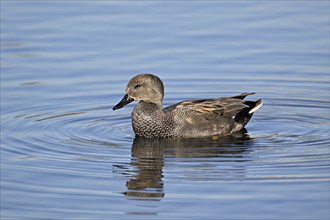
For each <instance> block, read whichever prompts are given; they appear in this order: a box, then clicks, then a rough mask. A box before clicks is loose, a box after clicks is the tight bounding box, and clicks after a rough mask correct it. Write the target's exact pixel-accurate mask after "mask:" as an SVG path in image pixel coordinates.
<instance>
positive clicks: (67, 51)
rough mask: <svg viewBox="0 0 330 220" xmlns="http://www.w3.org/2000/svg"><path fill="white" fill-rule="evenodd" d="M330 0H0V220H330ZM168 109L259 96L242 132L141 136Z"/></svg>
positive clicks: (256, 97)
mask: <svg viewBox="0 0 330 220" xmlns="http://www.w3.org/2000/svg"><path fill="white" fill-rule="evenodd" d="M328 9H329V2H328V1H279V2H275V1H263V2H261V1H234V2H229V1H208V2H200V1H193V2H191V1H169V2H162V1H155V2H154V1H137V2H135V1H125V2H120V1H109V2H108V1H93V2H88V1H43V2H42V1H1V219H329V197H330V196H329V10H328ZM141 72H151V73H155V74H157V75H158V76H160V77H161V78H162V79H163V80H164V83H165V87H166V90H165V93H166V95H165V100H164V101H165V103H164V104H165V105H170V104H174V103H176V102H179V101H182V100H185V99H192V98H210V97H217V96H229V95H236V94H239V93H241V92H256V95H254V96H251V97H250V99H253V100H255V99H258V98H262V99H263V100H264V105H263V107H262V108H261V109H260V110H259V111H258V112H257V113H256V114H255V115H254V117H253V119H252V120H251V122H250V123H249V124H248V126H247V133H246V134H242V135H240V136H236V137H226V138H220V139H210V138H209V139H193V140H182V141H174V140H149V141H146V140H143V139H142V140H141V139H135V138H134V133H133V131H132V128H131V125H130V112H131V111H132V109H133V106H134V104H130V105H129V106H127V107H125V108H123V109H121V110H118V111H115V112H113V111H112V110H111V109H112V107H113V106H114V105H115V104H116V103H117V102H118V101H119V100H120V99H121V98H122V96H123V95H124V89H125V86H126V82H127V80H128V79H129V78H131V77H132V76H134V75H135V74H137V73H141Z"/></svg>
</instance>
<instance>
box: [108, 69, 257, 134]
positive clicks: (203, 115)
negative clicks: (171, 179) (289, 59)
mask: <svg viewBox="0 0 330 220" xmlns="http://www.w3.org/2000/svg"><path fill="white" fill-rule="evenodd" d="M253 94H255V93H253V92H252V93H241V94H240V95H236V96H231V97H220V98H212V99H196V100H186V101H182V102H179V103H176V104H173V105H170V106H168V107H165V108H163V98H164V84H163V82H162V80H161V79H160V78H159V77H158V76H156V75H154V74H150V73H142V74H138V75H136V76H134V77H133V78H131V79H130V80H129V81H128V83H127V86H126V94H125V95H124V97H123V98H122V99H121V101H120V102H119V103H118V104H116V105H115V106H114V107H113V110H117V109H121V108H123V107H124V106H126V105H127V104H129V103H131V102H133V101H135V100H137V101H139V103H138V104H137V105H136V106H135V107H134V109H133V111H132V115H131V117H132V127H133V130H134V132H135V134H136V136H138V137H144V138H203V137H221V136H228V135H231V134H233V133H235V132H237V131H240V130H242V129H243V128H244V126H245V125H246V124H247V123H248V122H249V121H250V119H251V117H252V115H253V114H254V112H255V111H257V110H258V109H259V108H260V107H261V106H262V104H263V102H262V100H261V99H259V100H256V101H245V100H244V99H245V97H247V96H249V95H253Z"/></svg>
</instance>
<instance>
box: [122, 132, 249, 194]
mask: <svg viewBox="0 0 330 220" xmlns="http://www.w3.org/2000/svg"><path fill="white" fill-rule="evenodd" d="M252 141H253V140H252V139H251V138H250V137H249V135H248V134H247V133H246V130H245V129H244V130H242V131H240V132H236V133H235V134H233V135H231V136H225V137H219V138H217V137H214V138H202V139H167V138H166V139H164V138H161V139H148V138H143V137H138V136H137V137H135V139H134V142H133V146H132V159H131V167H133V170H134V171H133V173H134V174H133V175H132V176H130V177H129V178H128V180H127V183H126V187H127V191H126V192H125V193H124V194H125V195H126V196H127V197H129V198H131V199H144V200H160V199H161V198H162V197H164V196H165V193H164V183H163V166H164V160H165V159H166V158H195V159H200V158H226V159H228V158H232V159H233V160H234V161H235V162H240V161H245V160H244V154H243V153H244V152H245V151H247V150H248V149H249V147H248V146H249V145H251V142H252Z"/></svg>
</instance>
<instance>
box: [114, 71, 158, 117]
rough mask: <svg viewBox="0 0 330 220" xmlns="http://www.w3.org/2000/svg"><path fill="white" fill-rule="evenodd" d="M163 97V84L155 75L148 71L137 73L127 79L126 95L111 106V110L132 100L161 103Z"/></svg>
mask: <svg viewBox="0 0 330 220" xmlns="http://www.w3.org/2000/svg"><path fill="white" fill-rule="evenodd" d="M163 97H164V85H163V82H162V81H161V80H160V79H159V78H158V77H157V76H155V75H152V74H148V73H143V74H139V75H136V76H134V77H133V78H132V79H130V81H128V83H127V86H126V95H125V96H124V98H123V99H122V100H121V101H120V102H119V103H118V104H117V105H116V106H114V107H113V110H117V109H120V108H122V107H124V106H125V105H127V104H129V103H130V102H132V101H134V100H139V101H142V102H151V103H155V104H159V105H161V104H162V101H163Z"/></svg>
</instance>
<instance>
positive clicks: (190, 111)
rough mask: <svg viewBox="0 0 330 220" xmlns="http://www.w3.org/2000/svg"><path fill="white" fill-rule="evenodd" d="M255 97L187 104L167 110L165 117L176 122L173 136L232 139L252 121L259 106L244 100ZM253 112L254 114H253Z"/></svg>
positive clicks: (257, 103) (170, 107) (191, 101)
mask: <svg viewBox="0 0 330 220" xmlns="http://www.w3.org/2000/svg"><path fill="white" fill-rule="evenodd" d="M250 94H253V93H244V94H241V95H238V96H234V97H228V98H217V99H204V100H188V101H183V102H180V103H178V104H175V105H172V106H169V107H166V108H164V113H165V115H167V116H168V117H169V119H171V120H173V122H174V125H175V126H174V131H173V135H174V136H180V137H205V136H213V135H229V134H231V133H233V132H236V131H239V130H241V129H242V128H243V127H244V126H245V125H246V124H247V123H248V121H249V120H250V118H251V117H252V114H253V112H254V111H255V110H254V111H252V110H253V108H256V107H258V108H259V107H260V106H257V105H261V103H262V102H261V100H258V101H256V102H253V101H244V100H243V99H244V98H245V97H246V96H247V95H250ZM251 111H252V112H251Z"/></svg>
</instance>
